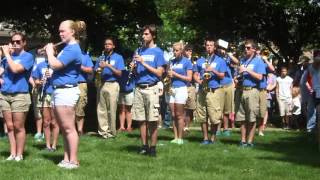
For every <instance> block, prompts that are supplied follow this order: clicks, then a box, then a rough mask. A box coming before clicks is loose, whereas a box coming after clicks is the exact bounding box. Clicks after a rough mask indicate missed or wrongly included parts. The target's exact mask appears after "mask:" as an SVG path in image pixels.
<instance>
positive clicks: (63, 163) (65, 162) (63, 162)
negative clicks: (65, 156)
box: [57, 160, 69, 167]
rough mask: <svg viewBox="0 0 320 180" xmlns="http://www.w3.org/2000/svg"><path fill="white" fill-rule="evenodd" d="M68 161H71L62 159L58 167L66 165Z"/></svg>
mask: <svg viewBox="0 0 320 180" xmlns="http://www.w3.org/2000/svg"><path fill="white" fill-rule="evenodd" d="M68 163H69V162H68V161H65V160H62V161H60V162H59V164H58V165H57V166H58V167H65V166H66V165H67V164H68Z"/></svg>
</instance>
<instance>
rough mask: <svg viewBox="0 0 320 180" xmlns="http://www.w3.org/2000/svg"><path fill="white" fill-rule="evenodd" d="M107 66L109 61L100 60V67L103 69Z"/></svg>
mask: <svg viewBox="0 0 320 180" xmlns="http://www.w3.org/2000/svg"><path fill="white" fill-rule="evenodd" d="M106 66H107V63H106V62H105V61H100V62H99V67H100V68H102V69H103V68H105V67H106Z"/></svg>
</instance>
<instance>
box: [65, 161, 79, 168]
mask: <svg viewBox="0 0 320 180" xmlns="http://www.w3.org/2000/svg"><path fill="white" fill-rule="evenodd" d="M79 167H80V164H79V163H73V162H67V163H66V164H65V165H64V168H66V169H77V168H79Z"/></svg>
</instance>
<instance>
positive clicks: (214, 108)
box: [196, 88, 223, 124]
mask: <svg viewBox="0 0 320 180" xmlns="http://www.w3.org/2000/svg"><path fill="white" fill-rule="evenodd" d="M222 94H223V90H222V88H219V89H217V90H215V91H214V92H208V93H205V92H203V91H202V90H200V91H199V93H198V97H197V108H196V112H197V121H198V122H200V123H205V122H207V118H209V122H210V123H211V124H219V123H220V122H221V120H222V111H221V108H220V98H221V96H222ZM207 115H208V117H207Z"/></svg>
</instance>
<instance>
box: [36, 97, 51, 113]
mask: <svg viewBox="0 0 320 180" xmlns="http://www.w3.org/2000/svg"><path fill="white" fill-rule="evenodd" d="M36 106H37V109H38V110H39V111H40V108H42V107H44V108H47V107H52V104H51V94H46V95H45V97H43V102H42V101H40V98H37V102H36Z"/></svg>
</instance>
